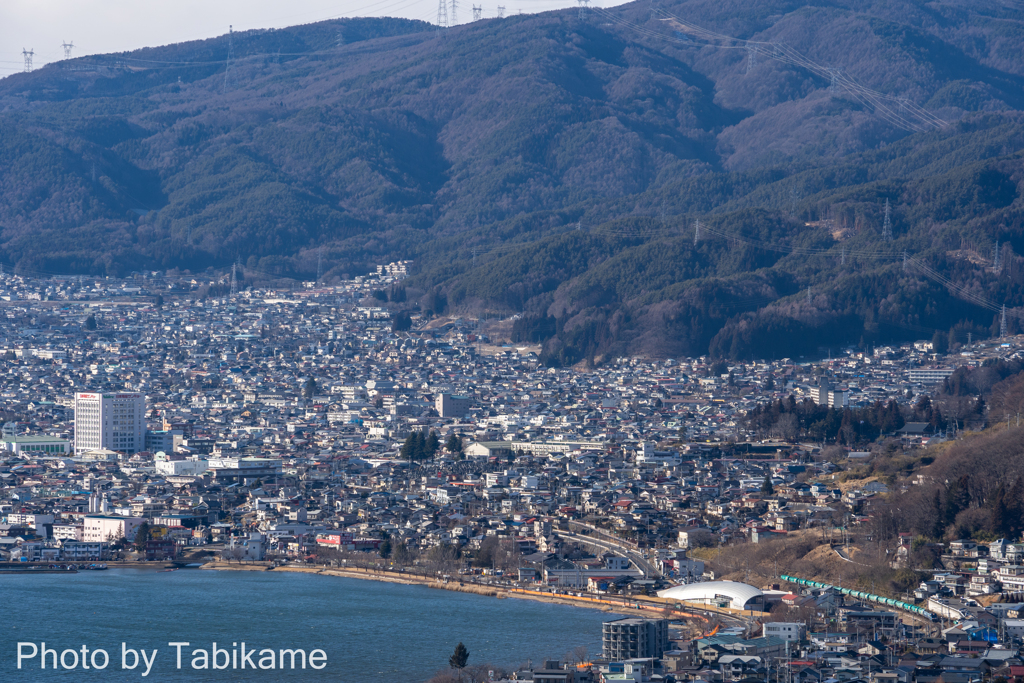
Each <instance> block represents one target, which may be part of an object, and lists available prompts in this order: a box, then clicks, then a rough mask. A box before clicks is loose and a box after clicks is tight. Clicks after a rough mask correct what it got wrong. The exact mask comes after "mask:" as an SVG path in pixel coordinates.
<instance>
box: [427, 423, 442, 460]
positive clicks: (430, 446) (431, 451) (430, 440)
mask: <svg viewBox="0 0 1024 683" xmlns="http://www.w3.org/2000/svg"><path fill="white" fill-rule="evenodd" d="M440 447H441V441H440V440H439V439H438V438H437V434H435V433H434V430H433V429H431V430H430V434H428V435H427V440H426V457H427V458H433V457H434V456H436V455H437V449H438V448H440Z"/></svg>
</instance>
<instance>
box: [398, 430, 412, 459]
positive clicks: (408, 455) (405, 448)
mask: <svg viewBox="0 0 1024 683" xmlns="http://www.w3.org/2000/svg"><path fill="white" fill-rule="evenodd" d="M415 449H416V437H415V436H414V434H410V435H409V436H407V437H405V443H403V444H402V449H401V450H400V451H399V452H398V454H399V456H401V457H402V459H403V460H408V461H409V462H412V461H413V459H414V457H415V453H416V451H415Z"/></svg>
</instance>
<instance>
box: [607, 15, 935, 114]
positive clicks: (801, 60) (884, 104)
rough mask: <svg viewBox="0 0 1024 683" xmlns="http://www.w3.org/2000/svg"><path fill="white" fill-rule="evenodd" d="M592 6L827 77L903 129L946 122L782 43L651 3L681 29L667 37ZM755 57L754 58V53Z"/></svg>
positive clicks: (832, 86)
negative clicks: (734, 32) (713, 26)
mask: <svg viewBox="0 0 1024 683" xmlns="http://www.w3.org/2000/svg"><path fill="white" fill-rule="evenodd" d="M594 9H595V11H597V12H601V13H602V14H603V15H604V16H605V17H607V18H608V20H609V21H612V22H615V23H617V24H619V25H621V26H624V27H627V28H630V29H632V30H633V31H635V32H637V33H640V34H642V35H645V36H649V37H651V38H657V39H660V40H666V41H670V42H672V43H676V44H679V43H684V44H693V42H692V41H697V40H699V41H702V43H703V44H698V46H700V47H715V48H721V49H743V50H748V64H749V62H750V61H751V57H750V53H751V52H753V54H754V55H760V56H764V57H767V58H769V59H772V60H775V61H779V62H782V63H785V64H792V65H794V66H799V67H801V68H804V69H807V70H809V71H811V72H812V73H815V74H816V75H818V76H821V77H823V78H826V79H828V82H829V90H830V92H832V93H833V94H835V93H837V92H838V91H839V90H840V89H843V90H845V91H846V92H848V93H849V94H851V95H852V96H853V97H854V98H855V99H857V100H858V101H860V102H861V103H862V104H864V105H865V106H866V107H868V108H870V109H872V110H873V111H874V112H875V113H876V114H877V115H879V116H880V117H881V118H883V119H885V120H886V121H888V122H889V123H891V124H892V125H894V126H896V127H898V128H902V129H904V130H908V131H913V132H920V131H925V130H931V129H934V128H941V127H944V126H945V125H946V121H944V120H943V119H941V118H939V117H938V116H936V115H934V114H932V113H931V112H928V111H926V110H924V109H923V108H921V107H919V106H917V105H915V104H913V103H911V102H910V101H909V100H907V98H906V97H905V96H903V95H899V96H895V95H887V94H884V93H880V92H877V91H875V90H871V89H869V88H866V87H864V86H863V85H861V84H860V83H857V82H856V81H855V80H854V79H853V78H852V77H850V76H849V75H848V74H845V73H843V72H842V70H841V69H839V68H838V67H834V66H822V65H820V64H817V63H815V62H813V61H811V60H810V59H808V58H806V57H804V56H803V55H802V54H800V53H799V52H798V51H797V50H795V49H793V48H792V47H790V46H789V45H786V44H785V43H776V42H764V41H756V40H743V39H739V38H733V37H731V36H727V35H724V34H721V33H716V32H714V31H710V30H708V29H705V28H703V27H701V26H698V25H696V24H693V23H691V22H688V21H686V20H685V19H681V18H680V17H677V16H675V15H672V14H670V13H668V12H666V11H664V10H662V9H658V8H656V7H654V6H653V4H652V7H651V14H652V17H653V16H660V17H661V18H660V21H664V22H668V23H669V24H670V25H673V27H674V28H678V29H681V30H680V31H676V32H675V34H674V35H672V36H667V35H665V34H664V33H660V32H658V31H652V30H651V29H648V28H646V27H644V26H640V25H638V24H635V23H633V22H631V21H629V20H627V19H624V18H622V17H621V16H619V15H618V14H617V13H613V12H611V11H609V10H605V9H602V8H594ZM754 59H756V56H755V57H754Z"/></svg>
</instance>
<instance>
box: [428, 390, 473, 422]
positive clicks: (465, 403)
mask: <svg viewBox="0 0 1024 683" xmlns="http://www.w3.org/2000/svg"><path fill="white" fill-rule="evenodd" d="M434 408H436V409H437V414H438V415H440V416H441V417H443V418H448V417H466V415H468V414H469V411H470V410H472V408H473V399H471V398H467V397H465V396H453V395H451V394H438V395H437V398H435V399H434Z"/></svg>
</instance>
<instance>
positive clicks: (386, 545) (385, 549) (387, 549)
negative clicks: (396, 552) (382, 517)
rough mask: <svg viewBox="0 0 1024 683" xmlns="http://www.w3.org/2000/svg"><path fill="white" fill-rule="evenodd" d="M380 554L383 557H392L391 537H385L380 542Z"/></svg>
mask: <svg viewBox="0 0 1024 683" xmlns="http://www.w3.org/2000/svg"><path fill="white" fill-rule="evenodd" d="M380 556H381V558H382V559H385V560H386V559H388V558H389V557H391V541H390V539H384V542H383V543H381V544H380Z"/></svg>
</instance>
